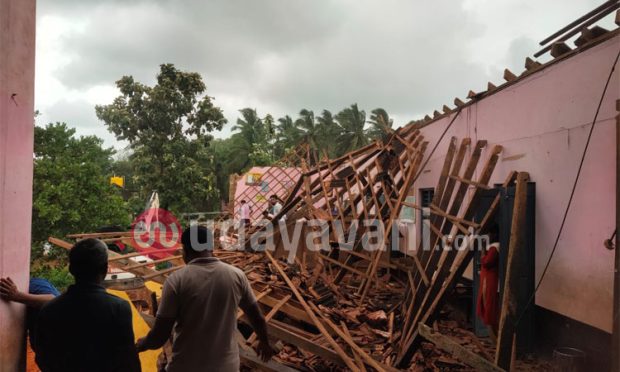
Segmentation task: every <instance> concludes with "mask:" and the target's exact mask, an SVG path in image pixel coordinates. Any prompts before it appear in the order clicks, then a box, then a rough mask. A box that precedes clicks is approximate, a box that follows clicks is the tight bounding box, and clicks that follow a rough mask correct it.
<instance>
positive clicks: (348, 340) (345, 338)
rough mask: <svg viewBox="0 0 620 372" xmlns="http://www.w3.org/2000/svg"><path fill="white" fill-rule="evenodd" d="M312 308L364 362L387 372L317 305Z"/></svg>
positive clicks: (381, 371)
mask: <svg viewBox="0 0 620 372" xmlns="http://www.w3.org/2000/svg"><path fill="white" fill-rule="evenodd" d="M310 306H311V307H312V309H313V310H314V311H315V312H316V313H317V314H319V316H321V318H323V321H324V322H325V324H327V325H328V326H329V327H330V328H331V329H332V330H333V331H334V332H336V334H337V335H338V337H340V338H341V339H342V340H343V341H344V342H346V343H347V345H349V346H350V347H351V349H353V350H354V351H355V352H356V353H357V354H359V356H360V357H362V359H364V361H365V362H366V363H368V364H369V365H370V366H371V367H372V368H374V369H376V370H377V371H379V372H385V371H386V369H385V368H384V367H383V366H382V365H381V364H380V363H379V362H377V361H376V360H374V359H373V358H372V357H371V356H370V355H368V354H367V353H366V352H365V351H364V349H362V348H361V347H359V346H358V345H357V344H356V343H355V342H354V341H353V340H352V339H351V337H349V336H347V335H346V334H345V333H344V332H343V331H342V330H341V329H340V328H339V327H338V326H337V325H335V324H334V323H333V322H332V321H331V320H330V319H329V318H328V317H326V316H324V315H323V314H322V313H321V311H320V310H319V309H318V308H317V307H316V305H315V304H313V303H310Z"/></svg>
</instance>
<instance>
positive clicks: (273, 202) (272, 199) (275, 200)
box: [269, 195, 278, 205]
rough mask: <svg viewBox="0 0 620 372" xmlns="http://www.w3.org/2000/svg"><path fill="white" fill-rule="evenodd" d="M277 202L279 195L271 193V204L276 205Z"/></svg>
mask: <svg viewBox="0 0 620 372" xmlns="http://www.w3.org/2000/svg"><path fill="white" fill-rule="evenodd" d="M277 202H278V197H277V196H276V195H271V196H270V197H269V204H271V205H276V203H277Z"/></svg>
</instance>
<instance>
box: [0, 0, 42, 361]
mask: <svg viewBox="0 0 620 372" xmlns="http://www.w3.org/2000/svg"><path fill="white" fill-rule="evenodd" d="M0 51H1V52H0V276H2V277H5V276H10V277H11V278H13V280H15V282H16V283H17V285H18V286H19V288H28V276H29V270H30V262H29V261H30V225H31V214H32V165H33V163H32V154H33V139H34V137H33V128H34V118H33V113H34V54H35V0H0ZM24 310H25V309H24V307H23V306H22V305H18V304H7V303H6V302H4V301H0V372H13V371H20V370H23V368H24V315H25V312H24Z"/></svg>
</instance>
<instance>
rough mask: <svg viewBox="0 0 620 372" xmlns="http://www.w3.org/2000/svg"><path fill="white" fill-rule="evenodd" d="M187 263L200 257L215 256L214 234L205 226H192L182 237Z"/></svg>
mask: <svg viewBox="0 0 620 372" xmlns="http://www.w3.org/2000/svg"><path fill="white" fill-rule="evenodd" d="M181 244H183V260H184V261H185V263H188V262H190V261H191V260H193V259H195V258H199V257H211V256H213V246H214V241H213V232H212V231H211V230H209V229H208V228H206V227H204V226H199V225H192V226H190V227H188V228H187V229H185V231H183V235H181Z"/></svg>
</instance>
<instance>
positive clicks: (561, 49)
mask: <svg viewBox="0 0 620 372" xmlns="http://www.w3.org/2000/svg"><path fill="white" fill-rule="evenodd" d="M571 50H572V49H571V48H570V47H569V46H568V45H566V43H564V42H561V41H557V42H555V43H553V44H551V56H553V58H558V57H560V56H562V55H564V54H566V53H568V52H570V51H571Z"/></svg>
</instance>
